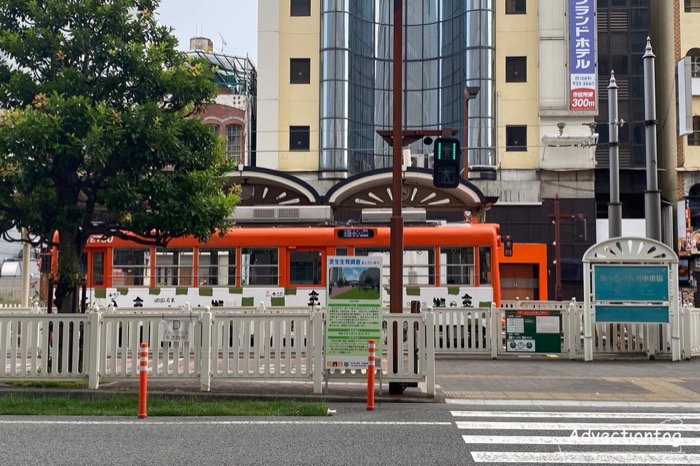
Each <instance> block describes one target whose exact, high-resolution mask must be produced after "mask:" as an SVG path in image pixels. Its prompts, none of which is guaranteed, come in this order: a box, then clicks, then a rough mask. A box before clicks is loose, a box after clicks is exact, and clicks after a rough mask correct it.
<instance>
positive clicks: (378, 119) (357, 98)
mask: <svg viewBox="0 0 700 466" xmlns="http://www.w3.org/2000/svg"><path fill="white" fill-rule="evenodd" d="M393 18H394V11H393V1H391V0H323V1H322V6H321V91H320V92H321V95H320V98H321V132H320V139H321V140H320V147H321V155H320V172H321V177H322V178H330V179H332V178H344V177H347V176H350V175H354V174H358V173H363V172H365V171H368V170H371V169H376V168H386V167H389V166H391V162H392V157H391V148H390V147H389V146H388V145H387V144H386V143H385V142H384V140H383V139H382V138H381V137H379V136H378V135H377V134H376V131H377V130H382V129H385V130H389V129H391V128H392V124H393V121H392V113H393V112H392V108H393V99H392V93H393V91H392V85H393V73H392V67H393V64H392V60H393V37H394V36H393V26H392V25H393ZM403 21H404V34H403V36H404V37H403V41H404V43H403V50H404V57H403V61H404V65H403V66H404V71H403V83H402V87H403V105H404V110H403V119H404V120H403V122H402V124H403V127H404V128H405V129H408V130H420V129H426V130H427V129H430V130H436V129H441V128H454V129H457V130H459V137H460V139H461V140H462V141H464V137H465V135H464V128H465V113H466V112H465V110H466V108H465V104H466V97H465V88H466V87H467V86H473V87H478V88H479V93H478V95H477V97H476V98H474V99H472V100H470V104H469V112H468V115H469V134H468V135H467V139H468V141H467V143H468V147H469V165H470V166H488V167H493V166H494V165H495V123H494V121H495V120H494V66H495V64H494V54H495V51H494V37H495V31H494V21H495V18H494V1H493V0H469V1H465V0H406V1H405V2H404V19H403ZM414 146H415V147H413V148H412V152H413V153H416V152H418V153H422V152H427V148H424V147H423V145H422V142H421V141H418V142H416V143H415V144H414Z"/></svg>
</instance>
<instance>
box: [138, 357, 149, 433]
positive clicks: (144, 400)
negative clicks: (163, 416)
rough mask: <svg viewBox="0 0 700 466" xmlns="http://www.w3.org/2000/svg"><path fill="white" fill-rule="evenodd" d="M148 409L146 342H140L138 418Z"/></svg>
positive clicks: (143, 415)
mask: <svg viewBox="0 0 700 466" xmlns="http://www.w3.org/2000/svg"><path fill="white" fill-rule="evenodd" d="M147 410H148V343H141V350H140V351H139V418H141V419H143V418H145V417H146V411H147Z"/></svg>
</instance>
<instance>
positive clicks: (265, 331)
mask: <svg viewBox="0 0 700 466" xmlns="http://www.w3.org/2000/svg"><path fill="white" fill-rule="evenodd" d="M519 309H525V310H542V311H544V310H549V311H559V312H560V313H561V314H560V315H561V335H560V337H561V348H562V355H563V356H567V355H568V357H569V358H570V359H579V358H582V357H583V353H584V349H583V308H582V305H581V304H580V303H577V302H575V301H572V302H551V301H548V302H544V301H519V302H506V303H504V304H503V306H502V307H500V308H496V307H492V308H475V309H474V308H468V309H460V308H437V309H434V310H432V309H431V308H428V309H426V311H427V312H421V313H420V314H410V313H409V312H408V310H406V311H405V312H404V313H402V314H389V313H385V314H384V332H383V334H384V341H383V342H382V345H381V348H382V353H381V376H380V377H381V380H382V383H385V382H402V383H416V382H423V383H425V384H426V387H427V391H428V393H429V395H430V396H432V395H433V394H434V383H435V366H434V358H435V355H436V354H439V355H444V354H453V355H482V356H490V357H492V358H497V357H499V356H503V355H505V354H508V352H507V351H506V349H505V329H504V327H503V325H504V322H505V314H506V311H509V310H519ZM175 319H177V320H179V321H180V322H181V323H182V324H183V325H184V326H185V327H186V328H187V330H188V334H189V335H190V336H191V337H190V339H189V340H188V341H163V340H164V338H163V334H162V328H161V325H160V324H161V322H162V321H163V320H175ZM680 321H681V332H680V333H681V342H682V358H683V359H689V358H691V357H693V356H698V355H700V309H694V308H689V307H683V308H682V309H681V319H680ZM324 330H325V322H324V313H323V312H322V311H321V310H316V311H312V312H310V311H309V310H308V309H284V310H280V309H274V310H273V311H268V310H266V309H260V308H245V309H224V308H214V309H213V310H211V309H208V308H207V309H201V310H178V309H168V310H167V311H166V312H164V310H163V309H128V310H121V309H113V308H108V309H106V310H103V311H101V312H96V311H95V310H94V309H92V310H91V312H89V313H88V314H60V315H59V314H46V313H45V311H44V310H42V309H40V308H38V307H37V306H34V307H32V308H14V309H11V310H5V309H3V310H0V358H2V361H4V365H3V366H0V368H2V371H0V379H37V380H54V379H61V380H84V379H86V378H87V379H88V381H89V386H90V387H92V388H97V387H98V386H99V384H100V383H103V382H109V381H113V380H122V379H124V378H132V379H135V378H138V372H137V367H138V347H139V344H140V343H141V342H147V343H148V345H149V348H150V358H149V370H150V377H151V378H153V379H156V380H170V379H189V380H199V382H200V386H201V389H202V390H209V389H210V387H211V384H212V381H217V380H226V379H240V380H271V381H306V382H312V383H313V387H314V392H315V393H320V392H321V391H322V384H323V383H324V382H325V383H326V384H327V383H328V382H329V381H349V380H355V379H361V378H362V379H364V378H365V377H366V375H365V374H364V372H363V371H346V370H329V369H328V368H325V367H324V353H323V343H324ZM394 341H396V344H395V343H394ZM593 341H594V352H595V353H596V354H599V355H610V356H614V355H623V356H629V355H635V354H636V355H642V356H649V357H650V356H657V355H658V356H668V355H670V352H671V349H670V346H671V336H670V332H669V325H666V324H665V325H658V324H654V325H645V324H633V323H620V324H596V326H595V332H594V336H593Z"/></svg>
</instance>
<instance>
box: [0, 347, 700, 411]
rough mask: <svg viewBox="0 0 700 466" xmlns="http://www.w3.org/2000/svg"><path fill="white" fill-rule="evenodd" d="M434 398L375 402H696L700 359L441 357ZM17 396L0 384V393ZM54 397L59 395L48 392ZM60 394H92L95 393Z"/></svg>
mask: <svg viewBox="0 0 700 466" xmlns="http://www.w3.org/2000/svg"><path fill="white" fill-rule="evenodd" d="M436 382H437V389H436V392H437V396H436V397H435V398H427V396H426V395H425V390H424V387H422V386H419V387H417V388H414V387H408V388H406V390H405V391H404V393H403V394H402V395H391V394H389V387H388V385H387V384H386V383H384V384H383V386H382V387H381V391H380V388H379V386H377V391H376V395H375V397H376V398H375V399H376V401H377V402H445V400H446V399H473V400H476V399H479V400H524V399H527V400H573V401H628V402H642V401H655V402H700V359H696V360H692V361H680V362H671V361H668V360H645V359H616V360H597V361H591V362H583V361H570V360H568V359H557V358H547V357H544V356H540V357H534V356H533V357H530V358H518V357H504V358H499V359H498V360H492V359H480V358H466V357H439V358H438V360H437V361H436ZM137 388H138V381H137V380H128V381H119V382H113V383H105V384H101V385H100V388H99V390H97V392H99V393H100V394H109V393H110V392H114V391H120V392H124V391H133V392H134V393H135V392H136V390H137ZM14 390H18V389H16V388H15V387H11V386H8V385H6V384H3V383H2V382H0V392H2V391H14ZM366 390H367V388H366V384H365V383H362V382H359V381H358V382H353V383H341V382H336V381H331V382H330V383H329V384H328V385H327V387H324V393H323V394H322V395H315V394H314V393H313V386H312V384H311V383H306V382H294V383H289V382H241V381H235V382H233V381H218V380H215V381H214V382H213V383H212V390H211V392H208V393H203V392H201V391H200V390H199V383H198V382H170V381H168V382H164V381H157V380H152V381H149V393H152V394H162V395H171V396H183V395H193V396H210V397H211V396H214V397H240V398H268V399H269V398H294V399H302V400H319V399H323V400H327V401H351V402H364V401H366V393H367V392H366ZM52 391H59V390H52ZM64 391H66V392H72V393H75V392H78V391H81V392H84V393H92V394H95V393H96V392H95V391H94V390H91V391H88V390H77V389H68V390H64Z"/></svg>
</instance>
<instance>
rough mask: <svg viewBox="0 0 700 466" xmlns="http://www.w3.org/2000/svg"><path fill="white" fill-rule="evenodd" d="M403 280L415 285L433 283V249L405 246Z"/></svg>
mask: <svg viewBox="0 0 700 466" xmlns="http://www.w3.org/2000/svg"><path fill="white" fill-rule="evenodd" d="M403 282H404V283H405V284H407V285H415V286H420V285H434V284H435V249H433V248H430V249H421V248H406V250H405V251H404V252H403Z"/></svg>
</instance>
